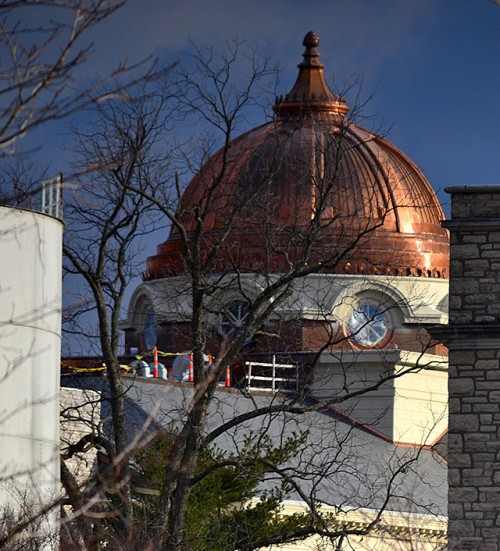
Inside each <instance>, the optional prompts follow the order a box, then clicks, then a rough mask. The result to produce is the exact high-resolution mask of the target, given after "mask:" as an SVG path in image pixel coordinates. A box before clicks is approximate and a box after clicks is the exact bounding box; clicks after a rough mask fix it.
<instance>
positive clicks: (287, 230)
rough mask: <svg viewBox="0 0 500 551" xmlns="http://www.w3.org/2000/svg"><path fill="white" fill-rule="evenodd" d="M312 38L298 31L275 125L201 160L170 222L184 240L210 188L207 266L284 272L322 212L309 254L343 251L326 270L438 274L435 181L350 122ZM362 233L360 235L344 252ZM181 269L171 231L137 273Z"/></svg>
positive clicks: (443, 263)
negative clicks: (176, 223) (300, 39)
mask: <svg viewBox="0 0 500 551" xmlns="http://www.w3.org/2000/svg"><path fill="white" fill-rule="evenodd" d="M318 44H319V39H318V38H317V35H315V33H308V34H307V35H306V37H305V39H304V46H305V47H306V51H305V52H304V61H303V62H302V63H301V64H300V65H299V76H298V78H297V82H296V83H295V85H294V87H293V88H292V90H291V92H290V94H288V95H286V96H284V97H282V98H281V99H280V101H279V102H277V103H276V105H275V106H274V110H275V113H276V117H275V120H274V121H273V122H271V123H267V124H264V125H262V126H259V127H257V128H254V129H252V130H250V131H249V132H247V133H245V134H243V135H242V136H240V137H239V138H236V139H235V140H234V141H233V142H232V143H231V144H230V147H229V150H227V149H226V150H221V151H219V152H218V153H216V154H215V155H214V156H212V157H211V158H210V159H209V161H208V162H207V163H205V165H204V166H203V167H202V169H201V170H200V172H199V173H198V174H197V175H196V176H195V177H194V178H193V180H192V181H191V183H190V184H189V186H188V187H187V189H186V191H185V193H184V194H183V196H182V198H181V201H180V204H179V208H178V213H177V215H178V218H179V219H180V221H181V223H182V224H183V225H184V227H185V229H186V231H187V233H188V235H189V234H190V232H191V233H192V232H194V231H195V230H196V229H197V224H198V222H197V221H196V220H195V218H194V216H193V213H194V212H195V211H196V209H199V208H203V207H204V205H206V190H207V189H210V190H211V193H213V204H212V208H211V211H210V213H209V214H208V215H207V217H206V219H205V221H204V224H203V231H204V236H203V239H202V246H203V247H205V249H206V255H207V256H208V254H209V252H210V250H212V247H213V245H214V244H215V243H217V242H218V240H219V239H220V237H221V235H223V234H225V235H226V234H227V237H226V242H225V243H224V244H223V246H222V247H221V248H220V251H219V253H218V257H217V258H216V260H215V264H214V270H219V271H223V270H228V269H229V270H230V269H234V268H235V265H236V264H235V263H236V262H240V264H238V265H237V268H238V269H239V270H243V271H244V270H250V271H254V270H256V271H260V272H265V271H268V272H269V271H272V270H274V271H283V270H287V269H289V264H288V263H289V262H291V261H293V262H301V261H302V260H303V249H301V247H303V243H305V242H306V237H307V231H308V230H309V228H310V227H311V223H312V221H314V219H315V218H316V216H317V213H318V212H319V209H321V225H322V229H321V233H320V235H319V236H318V238H317V242H316V243H315V245H314V251H315V252H314V255H316V256H315V257H314V258H316V259H320V258H321V256H322V255H323V256H325V255H329V258H335V255H337V256H338V255H339V254H341V251H340V247H341V246H342V244H343V246H346V250H348V251H349V253H348V254H347V256H346V257H345V258H342V259H341V261H339V262H338V263H336V264H335V263H333V264H332V268H331V270H330V271H333V272H337V273H344V272H347V273H360V274H361V273H363V274H364V273H365V269H366V265H367V264H368V265H370V266H371V270H372V271H371V273H374V274H375V273H378V274H386V273H392V274H394V275H420V274H423V275H429V274H433V275H434V276H436V277H443V275H444V274H445V273H446V271H447V266H448V259H449V244H448V235H447V232H446V230H444V229H443V228H442V227H441V223H440V222H441V220H442V219H443V218H444V214H443V211H442V209H441V207H440V205H439V201H438V199H437V197H436V195H435V193H434V191H433V190H432V187H431V186H430V184H429V182H428V181H427V180H426V179H425V177H424V175H423V174H422V172H421V171H420V170H419V169H418V167H417V166H416V165H415V164H414V163H413V162H412V161H411V160H410V159H409V158H408V157H407V156H406V155H405V154H404V153H402V152H401V151H400V150H399V149H398V148H396V147H395V146H394V145H392V144H391V143H389V142H388V141H387V140H385V139H383V138H381V137H380V136H378V135H376V134H374V133H372V132H371V131H369V130H367V129H365V128H362V127H360V126H358V125H356V124H355V123H353V122H352V121H349V119H348V118H347V117H346V113H347V110H348V108H347V104H346V103H345V100H344V99H343V98H341V97H340V96H335V95H334V94H333V93H332V92H331V90H330V88H329V87H328V85H327V83H326V81H325V79H324V76H323V65H321V64H320V63H319V54H318V52H317V46H318ZM299 95H301V98H300V101H299V100H298V99H297V97H298V96H299ZM296 96H297V97H296ZM224 165H225V166H224ZM221 174H223V177H222V178H220V175H221ZM228 220H232V221H233V225H232V226H231V227H228V226H227V223H228ZM366 229H369V230H370V231H369V235H368V236H366V238H364V239H363V240H362V242H361V241H360V243H358V244H357V245H356V246H355V247H352V243H354V241H355V240H356V239H357V236H359V234H360V232H363V231H365V230H366ZM349 239H351V246H349V241H348V240H349ZM301 240H302V241H301ZM204 254H205V253H204ZM235 254H237V259H236V258H235V256H234V255H235ZM301 255H302V256H301ZM285 259H287V260H286V261H285ZM184 270H185V267H184V261H183V257H182V244H181V241H180V236H179V234H178V232H177V230H176V229H175V228H174V227H173V228H172V229H171V231H170V235H169V238H168V239H167V241H166V242H165V243H163V244H161V245H159V247H158V252H157V255H156V256H154V257H150V258H149V259H148V268H147V273H146V275H145V277H146V278H147V279H156V278H160V277H164V276H165V275H166V274H168V275H172V274H180V273H182V272H183V271H184Z"/></svg>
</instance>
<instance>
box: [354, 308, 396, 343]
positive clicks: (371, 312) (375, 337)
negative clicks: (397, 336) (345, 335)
mask: <svg viewBox="0 0 500 551" xmlns="http://www.w3.org/2000/svg"><path fill="white" fill-rule="evenodd" d="M347 329H348V332H349V335H350V337H351V339H352V340H353V341H354V342H355V343H356V344H358V345H361V346H365V347H367V348H373V347H376V346H379V345H381V344H382V343H383V342H384V341H385V340H386V339H387V337H388V336H389V332H390V330H391V324H390V320H389V316H388V314H387V311H386V310H384V309H383V308H381V307H380V305H378V304H374V303H370V302H360V303H359V304H358V305H357V306H356V307H355V309H354V311H353V312H352V314H351V316H350V318H349V321H348V323H347Z"/></svg>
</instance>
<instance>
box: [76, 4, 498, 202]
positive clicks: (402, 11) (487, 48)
mask: <svg viewBox="0 0 500 551" xmlns="http://www.w3.org/2000/svg"><path fill="white" fill-rule="evenodd" d="M309 30H314V31H316V32H317V33H318V35H319V37H320V40H321V44H320V52H321V60H322V62H323V63H324V64H325V65H326V68H325V74H326V76H327V78H328V80H329V82H332V81H333V77H334V79H335V84H336V85H337V86H338V88H339V89H341V88H342V87H343V85H344V84H345V83H346V82H347V83H348V82H349V81H350V80H352V76H353V75H358V76H361V77H362V79H363V87H362V97H363V98H368V97H369V96H371V95H372V94H373V98H372V99H371V100H370V101H369V103H368V105H367V107H366V108H365V112H366V113H367V114H368V115H375V116H376V118H375V120H374V122H373V123H372V126H374V127H375V128H378V126H379V124H380V123H381V122H383V123H385V126H386V127H387V128H389V133H388V135H387V137H388V139H389V140H390V141H392V142H393V143H394V144H395V145H397V146H398V147H399V148H400V149H402V150H403V151H404V152H405V153H406V154H407V155H408V156H409V157H410V158H411V159H412V160H413V161H414V162H415V163H416V164H417V165H418V166H419V167H420V168H421V169H422V170H423V172H424V173H425V175H426V176H427V178H428V179H429V181H430V182H431V184H432V185H433V186H434V188H435V189H436V191H438V194H439V197H440V199H441V201H442V202H446V201H447V195H446V194H445V193H443V192H442V190H443V188H444V187H446V186H448V185H454V184H465V183H466V184H488V183H500V6H498V5H497V4H495V3H493V2H491V1H488V0H376V1H374V0H320V1H316V2H304V1H301V2H299V1H295V0H291V1H290V0H288V1H286V0H278V1H269V0H266V1H264V0H255V1H253V2H243V1H235V0H232V1H229V0H228V1H226V0H214V1H210V2H207V1H203V0H183V1H180V0H131V1H130V2H129V4H128V5H127V6H126V7H125V8H124V9H123V10H121V11H120V12H119V13H117V14H116V15H115V16H114V17H113V18H112V19H110V20H109V21H107V22H106V23H105V25H104V26H103V27H102V28H101V29H100V33H99V36H98V37H96V40H95V43H96V49H97V51H98V52H99V55H98V56H97V57H96V59H95V60H94V61H93V63H92V65H89V66H88V67H87V69H86V70H87V71H89V72H90V71H92V70H99V71H104V70H105V69H106V67H109V66H110V65H111V64H112V63H113V62H116V61H117V60H118V59H119V58H120V56H123V55H129V56H130V57H131V58H132V59H140V58H142V57H144V56H147V55H149V54H152V55H155V56H158V57H159V58H160V59H162V60H169V59H173V58H176V56H178V53H179V52H180V51H183V50H185V49H186V47H187V40H188V37H192V38H193V39H195V40H196V41H197V42H199V43H201V44H204V45H207V46H209V45H215V46H217V45H218V44H221V43H222V42H224V41H225V40H226V39H229V38H231V37H234V36H235V35H238V37H239V38H242V39H247V40H248V41H250V42H252V43H253V44H254V45H256V46H258V48H259V50H260V51H261V52H262V53H263V54H264V55H268V56H270V57H271V59H273V60H276V61H277V62H279V65H280V68H281V71H282V73H281V77H280V85H281V86H282V88H283V89H282V90H279V92H287V91H288V90H289V89H290V88H291V86H292V85H293V83H294V81H295V77H296V74H297V69H296V65H297V63H298V62H300V60H301V54H302V51H303V47H302V39H303V36H304V34H305V33H306V32H307V31H309ZM348 100H349V101H350V102H353V101H355V98H352V97H349V96H348ZM365 124H366V125H367V126H370V123H368V122H367V123H365ZM444 206H445V208H446V205H444Z"/></svg>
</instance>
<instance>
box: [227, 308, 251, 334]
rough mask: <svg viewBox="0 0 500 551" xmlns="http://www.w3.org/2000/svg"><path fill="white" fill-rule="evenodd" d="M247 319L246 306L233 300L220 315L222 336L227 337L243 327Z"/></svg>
mask: <svg viewBox="0 0 500 551" xmlns="http://www.w3.org/2000/svg"><path fill="white" fill-rule="evenodd" d="M247 317H248V304H247V303H246V302H243V301H239V300H235V301H233V302H231V303H229V304H228V305H227V306H226V307H225V308H224V311H223V313H222V319H221V322H220V329H221V332H222V333H223V334H224V335H228V334H229V333H231V332H232V331H234V330H235V329H239V328H240V327H243V325H244V323H245V321H246V319H247Z"/></svg>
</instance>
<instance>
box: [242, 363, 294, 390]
mask: <svg viewBox="0 0 500 551" xmlns="http://www.w3.org/2000/svg"><path fill="white" fill-rule="evenodd" d="M245 367H246V374H245V379H246V388H247V389H248V390H263V391H268V392H279V391H283V390H285V391H286V390H291V388H290V386H292V387H293V388H294V390H295V391H296V392H297V391H298V389H299V366H298V364H280V363H276V356H273V358H272V363H265V362H245ZM254 368H264V369H269V368H270V369H271V375H261V374H260V373H262V370H261V369H259V371H258V373H259V374H257V375H256V374H254ZM292 369H293V370H294V371H295V377H282V376H277V372H280V373H281V371H282V370H292ZM252 381H260V382H262V383H263V384H262V385H260V386H252ZM289 383H291V385H290V384H289Z"/></svg>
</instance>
